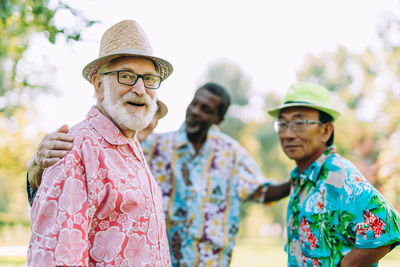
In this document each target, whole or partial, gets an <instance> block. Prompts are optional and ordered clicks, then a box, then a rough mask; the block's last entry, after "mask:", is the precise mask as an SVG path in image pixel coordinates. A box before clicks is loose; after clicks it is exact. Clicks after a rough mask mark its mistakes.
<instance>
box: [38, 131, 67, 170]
mask: <svg viewBox="0 0 400 267" xmlns="http://www.w3.org/2000/svg"><path fill="white" fill-rule="evenodd" d="M73 140H74V139H73V137H72V135H70V134H68V125H66V124H64V125H63V126H61V127H60V128H58V129H57V130H56V131H55V132H53V133H50V134H46V135H45V136H44V137H43V139H42V141H41V142H40V144H39V147H38V150H37V151H36V153H35V155H34V157H35V158H34V160H35V163H36V164H37V165H39V166H40V168H41V169H45V168H47V167H50V166H51V165H53V164H55V163H56V162H57V161H58V160H60V159H61V158H62V157H64V156H65V155H67V153H68V152H69V151H70V150H71V149H72V142H73Z"/></svg>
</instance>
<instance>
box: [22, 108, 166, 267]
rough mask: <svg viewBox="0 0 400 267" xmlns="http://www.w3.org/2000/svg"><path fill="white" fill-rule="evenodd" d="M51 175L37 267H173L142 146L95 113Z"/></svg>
mask: <svg viewBox="0 0 400 267" xmlns="http://www.w3.org/2000/svg"><path fill="white" fill-rule="evenodd" d="M70 132H71V134H72V135H73V136H74V147H73V149H72V150H71V151H70V152H69V153H68V155H67V156H66V157H64V158H63V159H61V160H60V161H59V162H57V163H56V164H55V165H53V166H52V167H50V168H48V169H46V170H45V171H44V173H43V182H42V185H41V186H40V188H39V190H38V192H37V195H36V198H35V199H34V202H33V207H32V210H31V225H32V236H31V240H30V243H29V248H28V265H29V266H44V267H46V266H56V265H57V266H58V265H60V266H64V265H68V266H71V265H74V266H93V267H94V266H163V267H164V266H170V265H171V259H170V255H169V248H168V239H167V236H166V230H165V219H164V213H163V208H162V196H161V192H160V189H159V187H158V185H157V182H156V181H155V179H154V178H153V176H152V175H151V173H150V171H149V169H148V167H147V163H146V161H145V160H144V155H143V152H142V150H141V148H140V144H139V142H138V141H137V140H135V141H133V142H129V141H128V140H127V139H126V138H125V137H124V136H123V135H122V133H121V132H120V131H119V130H118V128H117V127H116V126H115V125H114V124H113V123H112V122H111V121H110V120H109V119H108V118H107V117H105V116H104V115H103V114H101V113H100V111H99V110H98V109H97V108H95V107H93V108H92V109H91V110H90V112H89V113H88V115H87V118H86V120H84V121H83V122H81V123H80V124H78V125H76V126H74V127H73V128H71V130H70Z"/></svg>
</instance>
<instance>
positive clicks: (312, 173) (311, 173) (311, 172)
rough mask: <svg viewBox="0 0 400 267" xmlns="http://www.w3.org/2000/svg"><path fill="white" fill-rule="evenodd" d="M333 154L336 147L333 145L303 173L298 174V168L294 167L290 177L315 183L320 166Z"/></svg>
mask: <svg viewBox="0 0 400 267" xmlns="http://www.w3.org/2000/svg"><path fill="white" fill-rule="evenodd" d="M335 153H336V147H335V146H334V145H332V146H329V147H328V148H327V149H326V150H325V152H324V153H323V154H322V155H321V156H320V157H319V158H318V159H317V160H315V161H314V162H313V163H312V164H311V165H310V166H308V168H307V169H305V170H304V172H303V173H301V174H300V171H299V168H298V167H296V168H294V169H293V170H292V171H291V172H290V177H291V178H292V179H301V180H307V179H308V180H311V181H312V182H314V183H315V182H316V181H317V180H318V174H319V172H320V170H321V168H322V165H323V164H324V162H325V161H326V160H327V159H328V158H329V156H330V155H332V154H335Z"/></svg>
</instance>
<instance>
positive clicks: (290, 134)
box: [278, 127, 296, 139]
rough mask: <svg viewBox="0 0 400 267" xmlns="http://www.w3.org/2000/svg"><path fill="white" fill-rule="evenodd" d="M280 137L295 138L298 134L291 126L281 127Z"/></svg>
mask: <svg viewBox="0 0 400 267" xmlns="http://www.w3.org/2000/svg"><path fill="white" fill-rule="evenodd" d="M278 135H279V138H281V139H283V138H295V137H296V134H295V133H294V132H293V130H292V128H291V127H286V128H284V129H281V130H280V131H279V133H278Z"/></svg>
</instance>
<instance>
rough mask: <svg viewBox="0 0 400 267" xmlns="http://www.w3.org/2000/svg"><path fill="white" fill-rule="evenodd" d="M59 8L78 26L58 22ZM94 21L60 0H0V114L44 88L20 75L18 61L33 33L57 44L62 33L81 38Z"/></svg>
mask: <svg viewBox="0 0 400 267" xmlns="http://www.w3.org/2000/svg"><path fill="white" fill-rule="evenodd" d="M50 4H51V5H52V6H51V7H49V5H50ZM60 11H64V12H69V13H71V15H72V16H73V17H74V18H75V19H77V20H78V23H77V24H78V25H79V26H77V27H76V28H67V27H64V26H62V25H61V26H59V25H56V24H55V20H54V18H55V16H56V14H57V13H58V12H60ZM93 23H95V21H93V20H88V19H86V18H84V17H83V16H82V14H81V13H79V12H78V11H76V10H74V9H73V8H71V7H70V6H68V5H67V4H66V3H64V2H63V1H61V0H55V1H50V0H28V1H25V0H2V1H0V36H1V38H0V113H4V114H6V115H7V116H10V115H12V113H13V111H14V110H15V108H16V107H17V106H18V105H19V101H18V97H20V96H21V95H22V94H24V93H34V92H35V91H36V90H38V89H44V88H45V86H43V85H38V84H31V83H30V82H29V80H28V77H24V76H18V68H17V66H18V63H19V62H20V60H21V58H22V57H23V55H24V52H25V51H26V50H27V48H28V45H29V42H30V38H31V36H32V35H33V34H35V33H41V34H43V35H44V36H45V37H46V38H47V39H48V41H49V42H50V43H55V42H56V37H57V36H59V35H62V36H64V37H65V38H66V39H67V40H75V41H78V40H80V38H81V36H80V32H81V30H82V29H83V28H84V27H88V26H90V25H92V24H93ZM15 99H17V100H15Z"/></svg>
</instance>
